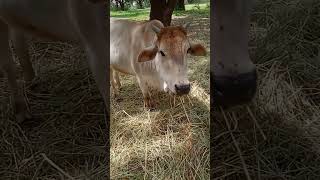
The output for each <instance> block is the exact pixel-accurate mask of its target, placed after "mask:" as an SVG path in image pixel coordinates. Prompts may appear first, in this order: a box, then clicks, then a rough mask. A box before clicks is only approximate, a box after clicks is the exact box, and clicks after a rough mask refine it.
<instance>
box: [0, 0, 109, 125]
mask: <svg viewBox="0 0 320 180" xmlns="http://www.w3.org/2000/svg"><path fill="white" fill-rule="evenodd" d="M0 18H1V21H0V69H2V70H3V71H4V72H5V73H6V74H7V76H8V83H9V86H10V88H11V90H12V96H13V99H14V104H15V110H16V117H17V119H18V120H19V121H23V120H24V119H25V118H28V117H30V115H29V113H28V111H27V108H26V104H25V102H24V98H23V96H22V94H21V93H20V92H19V87H18V85H17V81H16V78H15V76H16V73H15V71H16V70H15V69H16V68H15V66H14V63H13V61H12V57H11V54H10V52H9V45H8V39H11V40H12V42H13V45H14V48H15V50H16V52H17V55H18V58H19V60H20V64H21V65H22V68H23V71H24V76H25V77H24V78H25V80H32V78H33V77H34V71H33V68H32V65H31V62H30V59H29V55H28V51H27V46H26V43H25V36H26V35H29V34H30V35H34V36H36V37H40V38H45V39H53V40H59V41H67V42H77V43H80V44H82V46H83V47H84V48H85V50H86V54H87V57H88V58H89V65H90V68H91V70H92V72H93V76H94V78H95V80H96V82H97V84H98V87H99V90H100V92H101V94H102V96H103V98H104V100H105V102H106V95H107V80H106V75H105V73H106V72H107V58H108V52H107V43H108V41H107V29H106V26H105V23H106V21H105V20H106V19H105V18H106V12H105V5H104V4H103V3H93V2H90V1H88V0H41V1H38V0H0ZM9 36H10V37H11V38H9ZM106 105H107V104H106Z"/></svg>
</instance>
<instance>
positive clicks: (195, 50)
mask: <svg viewBox="0 0 320 180" xmlns="http://www.w3.org/2000/svg"><path fill="white" fill-rule="evenodd" d="M188 53H190V54H191V55H193V56H205V55H206V54H207V51H206V48H204V47H203V46H202V45H201V44H190V48H189V49H188Z"/></svg>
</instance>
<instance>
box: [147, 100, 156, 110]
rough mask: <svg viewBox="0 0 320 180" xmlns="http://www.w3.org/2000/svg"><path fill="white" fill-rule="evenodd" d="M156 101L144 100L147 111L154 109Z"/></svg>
mask: <svg viewBox="0 0 320 180" xmlns="http://www.w3.org/2000/svg"><path fill="white" fill-rule="evenodd" d="M156 106H157V103H156V102H155V101H153V100H151V99H147V100H145V101H144V108H145V109H146V110H148V111H154V110H156Z"/></svg>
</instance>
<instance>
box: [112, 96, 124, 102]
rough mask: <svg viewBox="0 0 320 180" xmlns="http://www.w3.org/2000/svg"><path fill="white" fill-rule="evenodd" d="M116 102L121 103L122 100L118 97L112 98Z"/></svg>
mask: <svg viewBox="0 0 320 180" xmlns="http://www.w3.org/2000/svg"><path fill="white" fill-rule="evenodd" d="M114 100H115V101H116V102H121V101H122V100H123V99H122V98H121V97H120V96H114Z"/></svg>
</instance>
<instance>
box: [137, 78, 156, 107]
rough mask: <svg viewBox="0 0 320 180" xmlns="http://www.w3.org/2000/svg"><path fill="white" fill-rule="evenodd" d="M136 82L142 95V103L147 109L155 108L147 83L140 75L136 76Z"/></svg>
mask: <svg viewBox="0 0 320 180" xmlns="http://www.w3.org/2000/svg"><path fill="white" fill-rule="evenodd" d="M137 81H138V84H139V86H140V89H141V91H142V95H143V105H144V107H145V108H146V109H147V110H154V109H155V108H156V102H155V100H154V99H153V98H152V94H151V92H150V89H149V87H148V85H147V83H146V82H145V81H144V80H143V79H142V78H140V77H137Z"/></svg>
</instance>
